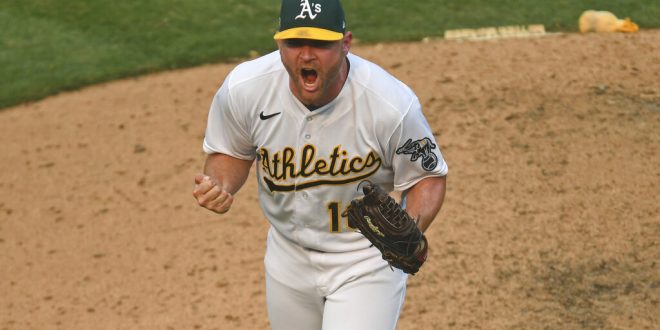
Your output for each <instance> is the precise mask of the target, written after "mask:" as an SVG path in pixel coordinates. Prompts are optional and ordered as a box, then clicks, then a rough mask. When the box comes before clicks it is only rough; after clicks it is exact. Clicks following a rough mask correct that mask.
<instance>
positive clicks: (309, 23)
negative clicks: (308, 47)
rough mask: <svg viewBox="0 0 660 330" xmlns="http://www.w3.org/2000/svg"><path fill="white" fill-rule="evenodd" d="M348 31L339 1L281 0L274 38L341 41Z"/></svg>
mask: <svg viewBox="0 0 660 330" xmlns="http://www.w3.org/2000/svg"><path fill="white" fill-rule="evenodd" d="M344 32H346V22H345V20H344V10H343V9H342V7H341V3H339V0H282V8H281V11H280V28H279V32H277V33H275V36H273V38H274V39H277V40H279V39H315V40H327V41H333V40H341V39H342V38H343V37H344Z"/></svg>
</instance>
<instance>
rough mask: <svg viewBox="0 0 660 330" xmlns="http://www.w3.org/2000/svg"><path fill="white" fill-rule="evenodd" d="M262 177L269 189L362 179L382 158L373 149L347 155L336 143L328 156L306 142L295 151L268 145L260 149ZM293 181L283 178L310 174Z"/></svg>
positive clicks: (375, 167)
mask: <svg viewBox="0 0 660 330" xmlns="http://www.w3.org/2000/svg"><path fill="white" fill-rule="evenodd" d="M259 156H260V157H259V158H260V161H261V168H262V170H263V172H264V181H265V182H266V184H267V185H268V188H269V189H270V191H294V190H302V189H307V188H310V187H314V186H319V185H340V184H347V183H351V182H355V181H360V180H364V179H366V178H368V177H370V176H371V175H373V174H374V173H376V171H378V169H379V168H380V166H381V164H382V160H381V159H380V157H379V156H378V154H376V153H375V152H374V151H370V152H369V153H368V154H367V155H366V156H365V157H362V156H354V157H349V156H348V152H347V151H346V150H343V149H342V147H341V145H337V146H335V147H334V148H333V149H332V152H331V153H330V154H329V155H328V156H327V157H322V156H318V155H317V150H316V147H315V146H314V145H311V144H307V145H305V146H304V147H303V148H302V149H301V150H300V152H299V153H298V154H296V150H295V149H293V148H291V147H286V148H284V149H282V150H280V151H277V152H275V153H272V152H270V151H269V150H268V149H267V148H263V147H262V148H261V149H259ZM309 177H313V179H310V180H309V181H303V182H298V183H293V184H284V183H283V182H284V181H287V180H289V179H296V178H309Z"/></svg>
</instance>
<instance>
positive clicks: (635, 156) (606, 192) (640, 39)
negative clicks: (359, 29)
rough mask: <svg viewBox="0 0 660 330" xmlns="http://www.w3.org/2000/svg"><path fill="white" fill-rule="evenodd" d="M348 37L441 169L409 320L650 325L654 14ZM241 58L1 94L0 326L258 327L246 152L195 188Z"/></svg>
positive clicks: (464, 325) (657, 118)
mask: <svg viewBox="0 0 660 330" xmlns="http://www.w3.org/2000/svg"><path fill="white" fill-rule="evenodd" d="M353 52H354V53H356V54H358V55H361V56H363V57H366V58H368V59H370V60H372V61H374V62H376V63H378V64H380V65H381V66H383V67H384V68H385V69H387V70H388V71H390V72H392V73H393V74H394V75H396V76H397V77H399V78H400V79H401V80H402V81H404V82H405V83H407V84H408V85H410V86H411V87H412V88H413V89H414V90H415V91H416V92H417V94H418V96H419V98H420V100H421V102H422V104H423V107H424V113H425V114H426V116H427V118H428V120H429V123H430V125H431V127H432V128H433V130H434V134H435V135H436V138H437V140H438V142H439V144H440V146H441V148H442V151H443V153H444V155H445V158H446V160H447V162H448V164H449V169H450V170H449V177H448V193H447V198H446V201H445V205H444V207H443V209H442V211H441V212H440V214H439V216H438V217H437V219H436V221H435V222H434V224H433V225H432V226H431V228H430V229H429V231H428V233H427V235H428V237H429V241H430V244H431V247H430V256H429V260H428V262H427V264H426V265H424V267H423V268H422V271H421V272H420V273H419V274H418V275H417V276H414V277H412V278H410V280H409V290H408V296H407V300H406V303H405V306H404V311H403V314H402V318H401V321H400V323H399V325H400V326H399V329H657V328H658V327H660V316H659V315H660V314H658V310H659V303H660V275H659V274H660V270H659V265H658V263H659V262H660V239H659V238H660V210H659V208H660V31H641V32H639V33H634V34H587V35H580V34H560V35H553V36H546V37H540V38H533V39H507V40H493V41H479V42H455V41H452V42H449V41H430V42H428V43H402V44H387V45H369V46H363V45H356V46H354V48H353ZM234 65H235V63H231V64H218V65H209V66H203V67H198V68H193V69H188V70H181V71H174V72H164V73H159V74H155V75H150V76H145V77H138V78H134V79H126V80H122V81H116V82H111V83H107V84H102V85H97V86H92V87H89V88H85V89H82V90H80V91H76V92H70V93H63V94H61V95H57V96H54V97H50V98H48V99H45V100H43V101H39V102H34V103H30V104H25V105H21V106H17V107H14V108H10V109H6V110H4V111H2V112H0V127H2V129H1V130H0V140H1V141H2V155H3V156H2V160H0V279H1V280H0V329H11V330H14V329H67V330H70V329H177V330H178V329H264V328H267V325H268V320H267V317H266V305H265V297H264V281H263V263H262V258H263V253H264V247H265V236H266V231H267V229H268V224H267V222H266V220H265V218H264V217H263V215H262V213H261V211H260V209H259V207H258V203H257V200H256V192H255V190H256V182H255V178H254V173H253V174H252V175H251V178H250V180H249V181H248V183H247V184H246V185H245V187H244V188H243V190H242V191H241V192H239V193H238V195H237V196H236V202H235V205H234V207H233V209H232V210H231V211H230V213H228V214H227V215H223V216H218V215H214V214H211V213H210V212H207V211H205V210H203V209H201V208H199V207H197V204H196V202H195V201H194V199H193V197H192V195H191V193H192V188H193V176H194V175H195V174H196V173H197V172H199V171H200V170H201V167H202V163H203V160H204V157H205V156H204V154H203V153H202V151H201V141H202V138H203V134H204V127H205V123H206V115H207V111H208V107H209V105H210V101H211V98H212V96H213V94H214V93H215V91H216V89H217V88H218V87H219V84H220V83H221V82H222V80H223V78H224V77H225V75H226V74H227V73H228V72H229V70H230V69H231V68H233V66H234ZM253 172H254V171H253ZM654 311H655V312H654Z"/></svg>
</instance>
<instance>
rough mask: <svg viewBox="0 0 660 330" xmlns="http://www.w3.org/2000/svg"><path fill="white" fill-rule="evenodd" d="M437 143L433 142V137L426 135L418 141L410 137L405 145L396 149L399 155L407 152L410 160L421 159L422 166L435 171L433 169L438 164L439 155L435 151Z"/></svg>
mask: <svg viewBox="0 0 660 330" xmlns="http://www.w3.org/2000/svg"><path fill="white" fill-rule="evenodd" d="M435 147H436V145H435V143H433V142H431V139H429V138H427V137H425V138H422V139H419V140H416V141H413V140H412V139H408V141H406V143H404V144H403V146H401V147H399V148H398V149H396V153H397V154H398V155H401V154H405V155H410V161H412V162H415V161H417V160H418V159H421V162H422V168H423V169H425V170H427V171H433V169H434V168H435V167H436V166H437V165H438V156H436V155H435V154H434V153H433V151H432V150H433V149H435Z"/></svg>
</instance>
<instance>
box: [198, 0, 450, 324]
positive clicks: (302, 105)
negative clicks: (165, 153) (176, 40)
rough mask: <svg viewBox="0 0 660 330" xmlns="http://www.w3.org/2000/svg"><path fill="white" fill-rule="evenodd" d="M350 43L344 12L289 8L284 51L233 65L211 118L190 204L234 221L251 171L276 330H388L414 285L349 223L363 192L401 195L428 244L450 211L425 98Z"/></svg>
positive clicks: (333, 0)
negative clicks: (429, 232)
mask: <svg viewBox="0 0 660 330" xmlns="http://www.w3.org/2000/svg"><path fill="white" fill-rule="evenodd" d="M352 38H353V35H352V33H351V32H350V31H347V30H346V26H345V22H344V12H343V9H342V7H341V4H340V2H339V0H314V1H313V2H310V1H308V0H283V1H282V6H281V12H280V27H279V31H278V32H277V33H276V34H275V36H274V39H275V40H276V43H277V46H278V50H277V51H275V52H273V53H270V54H267V55H265V56H262V57H260V58H257V59H255V60H251V61H248V62H245V63H242V64H239V65H238V66H237V67H236V68H235V69H234V70H233V71H232V72H231V73H230V74H229V75H228V76H227V77H226V78H225V80H224V83H223V84H222V86H221V87H220V88H219V90H218V91H217V93H216V95H215V97H214V98H213V101H212V104H211V107H210V110H209V115H208V123H207V128H206V135H205V138H204V142H203V149H204V151H205V152H206V153H207V154H208V158H207V160H206V163H205V166H204V173H203V174H199V175H197V176H196V177H195V188H194V192H193V196H194V197H195V198H196V199H197V202H198V203H199V204H200V205H201V206H202V207H205V208H207V209H209V210H212V211H214V212H217V213H225V212H227V211H229V209H230V208H231V205H232V202H233V198H234V194H235V193H236V192H237V191H238V190H239V189H240V188H241V186H242V185H243V184H244V182H245V180H246V179H247V177H248V174H249V171H250V168H251V166H252V164H253V163H254V162H255V160H256V175H257V177H258V188H259V193H258V194H259V203H260V206H261V208H262V210H263V212H264V214H265V217H266V218H267V219H268V221H269V222H270V224H271V227H270V229H269V232H268V239H267V248H266V255H265V258H264V263H265V271H266V274H265V276H266V297H267V304H268V316H269V321H270V325H271V327H272V328H273V329H284V330H290V329H324V330H331V329H336V330H339V329H341V330H347V329H356V330H357V329H359V330H368V329H373V330H383V329H394V328H395V327H396V323H397V320H398V318H399V314H400V311H401V308H402V305H403V301H404V297H405V291H406V280H407V276H408V275H407V274H406V273H404V272H402V271H401V270H400V269H397V268H391V267H389V265H388V263H387V262H386V261H384V260H383V258H382V255H381V253H380V251H379V250H378V249H376V248H375V247H373V246H372V245H371V244H370V242H369V241H368V240H367V239H365V237H364V236H363V235H362V234H361V233H360V232H358V231H356V230H354V229H353V228H350V227H349V226H348V222H347V219H346V217H345V214H344V215H342V214H343V213H344V210H345V209H346V208H347V206H348V205H349V204H350V202H351V200H353V199H355V198H357V197H360V195H361V194H362V192H361V191H359V189H358V185H359V184H360V183H361V182H362V181H364V180H369V181H370V182H372V183H374V184H377V185H379V186H380V187H383V188H384V189H385V190H386V191H392V190H397V191H400V192H402V196H403V197H402V205H404V207H405V208H406V211H408V213H409V214H410V215H411V216H412V217H413V218H415V219H418V226H419V228H420V229H421V231H424V230H426V229H427V228H428V226H429V225H430V224H431V222H432V221H433V219H434V218H435V216H436V214H437V213H438V211H439V210H440V207H441V205H442V202H443V199H444V194H445V183H446V174H447V164H446V163H445V161H444V159H443V157H442V154H441V152H440V150H439V148H438V145H437V143H436V142H435V139H434V136H433V133H432V131H431V129H430V127H429V125H428V123H427V121H426V119H425V118H424V116H423V114H422V111H421V106H420V103H419V101H418V99H417V97H416V96H415V94H414V93H413V91H412V90H411V89H410V88H408V87H407V86H406V85H404V84H403V83H402V82H400V81H398V80H397V79H395V78H394V77H392V76H391V75H390V74H388V73H387V72H386V71H384V70H383V69H381V68H380V67H378V66H377V65H375V64H373V63H371V62H369V61H367V60H365V59H363V58H360V57H358V56H356V55H353V54H351V53H350V52H349V50H350V47H351V42H352Z"/></svg>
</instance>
